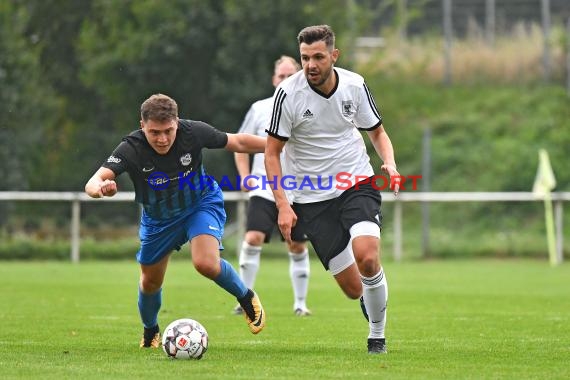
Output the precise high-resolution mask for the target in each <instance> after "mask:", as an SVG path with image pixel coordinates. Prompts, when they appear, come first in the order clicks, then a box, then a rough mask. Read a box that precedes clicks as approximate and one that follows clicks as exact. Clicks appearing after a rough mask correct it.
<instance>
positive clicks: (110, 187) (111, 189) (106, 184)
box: [99, 179, 117, 197]
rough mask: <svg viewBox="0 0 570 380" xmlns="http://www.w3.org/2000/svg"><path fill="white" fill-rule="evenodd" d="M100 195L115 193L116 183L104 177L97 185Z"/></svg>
mask: <svg viewBox="0 0 570 380" xmlns="http://www.w3.org/2000/svg"><path fill="white" fill-rule="evenodd" d="M99 189H100V194H101V197H103V196H106V197H112V196H113V195H115V194H117V183H116V182H115V181H113V180H110V179H106V180H104V181H103V182H101V184H100V185H99Z"/></svg>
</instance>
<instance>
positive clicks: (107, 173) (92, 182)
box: [85, 167, 117, 198]
mask: <svg viewBox="0 0 570 380" xmlns="http://www.w3.org/2000/svg"><path fill="white" fill-rule="evenodd" d="M85 192H86V193H87V195H89V196H90V197H91V198H103V196H107V197H112V196H113V195H115V194H117V184H116V183H115V173H114V172H113V171H112V170H111V169H107V168H103V167H101V168H99V170H97V171H96V172H95V174H93V177H91V178H90V179H89V181H87V184H85Z"/></svg>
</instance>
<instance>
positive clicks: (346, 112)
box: [342, 100, 354, 116]
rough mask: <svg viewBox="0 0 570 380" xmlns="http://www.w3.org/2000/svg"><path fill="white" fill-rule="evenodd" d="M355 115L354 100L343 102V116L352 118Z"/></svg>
mask: <svg viewBox="0 0 570 380" xmlns="http://www.w3.org/2000/svg"><path fill="white" fill-rule="evenodd" d="M353 114H354V105H353V104H352V100H343V101H342V115H343V116H352V115H353Z"/></svg>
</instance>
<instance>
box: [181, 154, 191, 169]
mask: <svg viewBox="0 0 570 380" xmlns="http://www.w3.org/2000/svg"><path fill="white" fill-rule="evenodd" d="M191 162H192V155H191V154H190V153H186V154H185V155H184V156H182V157H180V163H181V164H182V166H188V165H190V163H191Z"/></svg>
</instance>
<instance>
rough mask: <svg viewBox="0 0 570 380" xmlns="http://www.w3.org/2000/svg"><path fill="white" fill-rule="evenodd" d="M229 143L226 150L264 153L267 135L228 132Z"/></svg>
mask: <svg viewBox="0 0 570 380" xmlns="http://www.w3.org/2000/svg"><path fill="white" fill-rule="evenodd" d="M227 135H228V143H227V144H226V146H225V148H226V150H229V151H230V152H239V153H263V151H264V150H265V140H266V139H265V137H261V136H256V135H250V134H248V133H227Z"/></svg>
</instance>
